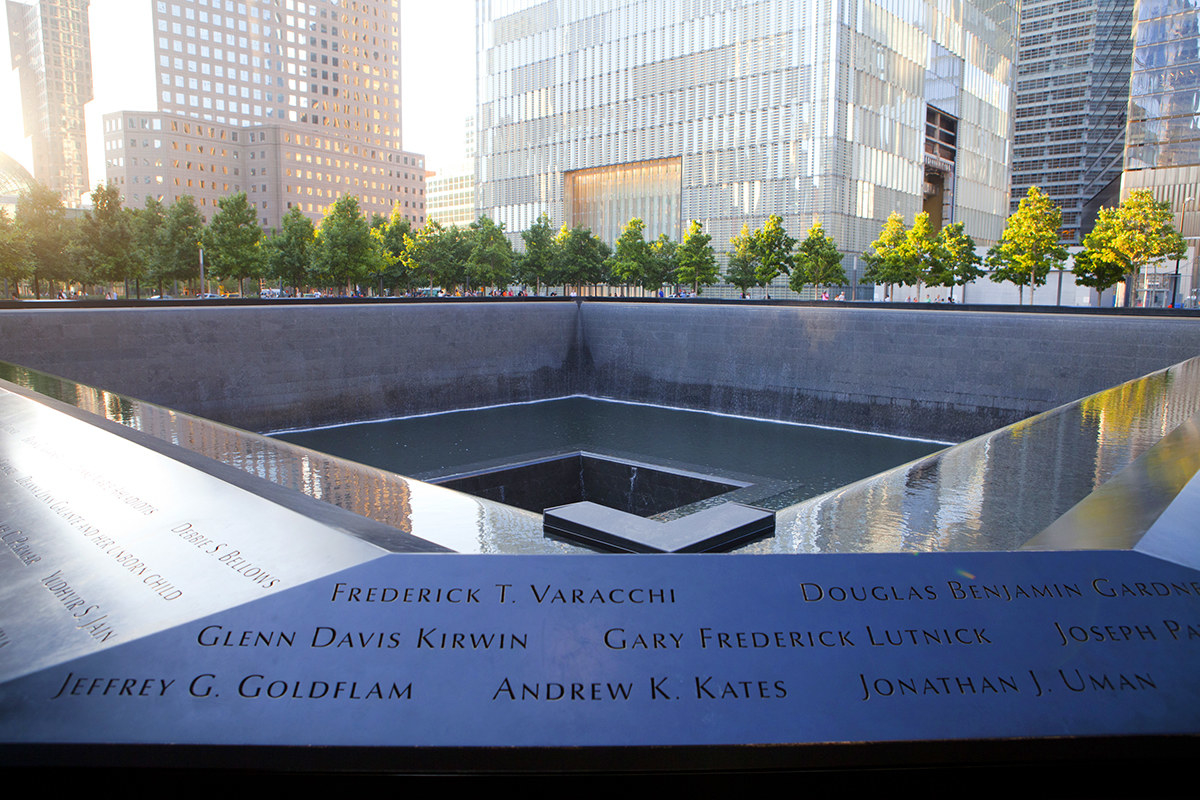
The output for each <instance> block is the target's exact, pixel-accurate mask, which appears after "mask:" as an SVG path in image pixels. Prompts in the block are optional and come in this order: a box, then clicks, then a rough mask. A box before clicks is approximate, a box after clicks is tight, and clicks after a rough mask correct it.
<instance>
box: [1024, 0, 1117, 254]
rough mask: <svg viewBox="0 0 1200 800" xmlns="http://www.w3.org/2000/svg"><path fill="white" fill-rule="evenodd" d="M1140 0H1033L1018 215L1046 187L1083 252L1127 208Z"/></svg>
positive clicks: (1067, 233) (1069, 240)
mask: <svg viewBox="0 0 1200 800" xmlns="http://www.w3.org/2000/svg"><path fill="white" fill-rule="evenodd" d="M1133 7H1134V0H1024V2H1022V3H1021V36H1020V49H1019V58H1018V66H1017V106H1016V108H1017V112H1016V133H1015V139H1014V150H1013V179H1012V198H1011V205H1010V211H1014V212H1015V211H1016V210H1017V205H1018V204H1019V203H1020V201H1021V199H1022V198H1023V197H1025V193H1026V192H1027V191H1028V190H1029V187H1031V186H1037V187H1039V188H1040V189H1041V190H1042V191H1044V192H1045V193H1046V194H1048V195H1049V196H1050V199H1052V200H1053V201H1054V202H1055V203H1056V204H1057V205H1058V206H1059V207H1060V208H1061V209H1062V218H1063V227H1062V235H1063V240H1064V243H1066V244H1079V243H1080V242H1081V241H1082V239H1083V237H1084V235H1085V234H1087V232H1088V231H1089V230H1091V227H1092V225H1093V224H1094V222H1095V216H1096V210H1097V209H1098V208H1099V206H1100V205H1105V206H1111V205H1115V203H1116V202H1117V201H1118V200H1119V198H1118V197H1117V195H1118V193H1119V191H1120V177H1121V168H1122V163H1123V160H1124V158H1123V156H1124V144H1125V110H1126V106H1127V105H1128V102H1129V70H1130V56H1131V54H1132V50H1133V41H1132V39H1131V38H1130V35H1129V33H1130V30H1131V29H1132V25H1133Z"/></svg>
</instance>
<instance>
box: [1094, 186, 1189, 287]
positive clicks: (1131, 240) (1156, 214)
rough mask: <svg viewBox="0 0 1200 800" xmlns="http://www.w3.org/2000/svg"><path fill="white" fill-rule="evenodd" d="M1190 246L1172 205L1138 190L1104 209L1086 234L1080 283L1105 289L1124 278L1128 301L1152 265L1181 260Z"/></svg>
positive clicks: (1143, 190)
mask: <svg viewBox="0 0 1200 800" xmlns="http://www.w3.org/2000/svg"><path fill="white" fill-rule="evenodd" d="M1185 249H1186V248H1185V243H1184V240H1183V236H1182V235H1180V233H1179V231H1178V230H1176V228H1175V218H1174V214H1173V213H1172V212H1171V204H1170V203H1169V202H1167V201H1165V200H1164V201H1158V200H1155V199H1154V195H1153V194H1152V193H1151V192H1150V190H1148V189H1137V190H1134V191H1133V192H1132V193H1131V194H1130V195H1129V197H1128V198H1127V199H1126V200H1125V201H1124V202H1122V203H1121V205H1120V206H1118V207H1116V208H1102V209H1100V214H1099V217H1098V218H1097V220H1096V226H1095V227H1094V228H1093V229H1092V232H1091V233H1089V234H1088V235H1087V236H1085V237H1084V238H1083V252H1081V253H1079V254H1078V255H1077V256H1076V257H1075V266H1074V272H1075V282H1076V283H1080V284H1082V285H1084V286H1091V287H1092V288H1094V289H1097V290H1098V291H1103V290H1105V289H1107V288H1109V287H1110V286H1113V285H1114V284H1116V283H1117V282H1119V281H1124V282H1125V286H1126V291H1125V303H1126V305H1129V304H1130V303H1131V302H1132V301H1133V292H1132V291H1131V289H1132V288H1133V286H1134V279H1135V278H1136V277H1137V276H1138V275H1139V274H1141V273H1142V272H1143V271H1144V270H1145V269H1146V267H1148V266H1150V265H1151V264H1154V263H1156V262H1159V261H1162V260H1163V259H1167V258H1182V257H1183V255H1184V252H1185Z"/></svg>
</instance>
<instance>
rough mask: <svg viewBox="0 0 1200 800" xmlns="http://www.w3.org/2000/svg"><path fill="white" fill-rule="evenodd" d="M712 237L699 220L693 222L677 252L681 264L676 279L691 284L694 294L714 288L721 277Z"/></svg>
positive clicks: (676, 256)
mask: <svg viewBox="0 0 1200 800" xmlns="http://www.w3.org/2000/svg"><path fill="white" fill-rule="evenodd" d="M711 241H712V236H710V235H708V234H707V233H705V232H704V227H703V226H702V225H701V224H700V222H699V221H698V220H692V224H691V225H689V226H688V229H687V233H686V234H685V235H684V237H683V242H682V243H681V244H680V245H679V249H678V250H676V251H675V260H676V262H677V263H678V264H679V266H678V268H677V269H676V270H675V279H676V280H677V281H679V282H680V283H685V284H690V285H691V287H692V292H693V293H695V294H697V295H698V294H700V292H701V291H702V289H701V288H700V287H702V286H712V285H713V284H714V283H716V282H717V281H718V280H719V279H720V276H719V274H718V272H717V257H716V254H714V253H713V249H712V245H711V244H710V242H711Z"/></svg>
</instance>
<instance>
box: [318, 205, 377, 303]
mask: <svg viewBox="0 0 1200 800" xmlns="http://www.w3.org/2000/svg"><path fill="white" fill-rule="evenodd" d="M384 261H385V260H384V257H383V249H382V243H381V242H380V240H379V239H378V237H375V236H372V235H371V226H370V223H368V222H367V220H366V219H365V218H364V217H363V215H362V212H361V211H359V208H358V198H357V197H355V196H354V195H352V194H344V195H342V196H341V197H339V198H338V199H337V200H336V201H335V202H334V204H333V205H331V206H329V208H328V209H327V210H326V212H325V217H324V218H323V219H322V220H321V227H320V228H319V229H318V231H317V240H316V244H315V246H314V247H313V250H312V263H311V265H310V274H311V275H312V277H313V279H314V281H315V282H319V283H322V284H323V285H325V286H335V287H337V288H339V289H341V288H345V289H346V290H347V291H353V288H354V286H355V284H357V282H358V281H360V280H362V279H363V278H365V277H366V276H367V275H370V274H371V273H373V272H377V271H379V270H381V269H383V268H384V266H385V264H384Z"/></svg>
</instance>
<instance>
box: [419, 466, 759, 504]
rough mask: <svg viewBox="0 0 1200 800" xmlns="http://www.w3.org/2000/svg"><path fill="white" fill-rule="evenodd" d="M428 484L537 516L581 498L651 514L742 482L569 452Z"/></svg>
mask: <svg viewBox="0 0 1200 800" xmlns="http://www.w3.org/2000/svg"><path fill="white" fill-rule="evenodd" d="M433 482H434V483H438V484H440V485H442V486H445V487H447V488H449V489H454V490H456V491H460V492H466V493H467V494H473V495H475V496H476V497H484V498H487V499H488V500H495V501H496V502H498V503H504V504H506V505H510V506H516V507H517V508H523V509H525V510H526V511H535V512H537V513H539V514H540V513H541V512H542V511H544V510H545V509H547V508H553V507H555V506H561V505H566V504H567V503H579V502H582V501H585V500H586V501H590V502H593V503H598V504H599V505H602V506H607V507H608V508H615V509H616V510H618V511H624V512H626V513H628V514H636V515H637V516H639V517H652V516H655V515H657V514H662V513H664V512H667V511H671V510H673V509H677V508H681V507H683V506H687V505H691V504H692V503H698V502H700V501H703V500H709V499H711V498H714V497H719V496H721V495H723V494H726V493H728V492H732V491H734V490H736V489H741V488H744V487H745V486H746V485H747V484H745V483H741V482H733V481H722V480H720V479H718V478H715V477H713V476H707V475H698V474H696V473H691V472H683V471H681V470H673V469H664V468H661V467H660V468H656V467H654V466H651V465H650V464H644V463H635V462H630V461H620V460H617V459H614V458H605V457H604V456H599V455H596V454H594V453H570V454H568V455H564V456H561V457H558V458H547V459H539V460H537V461H532V462H527V463H524V464H516V465H514V466H511V467H501V468H500V469H489V470H484V471H482V472H472V473H469V474H466V475H454V476H451V477H449V478H442V479H438V480H435V481H433Z"/></svg>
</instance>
